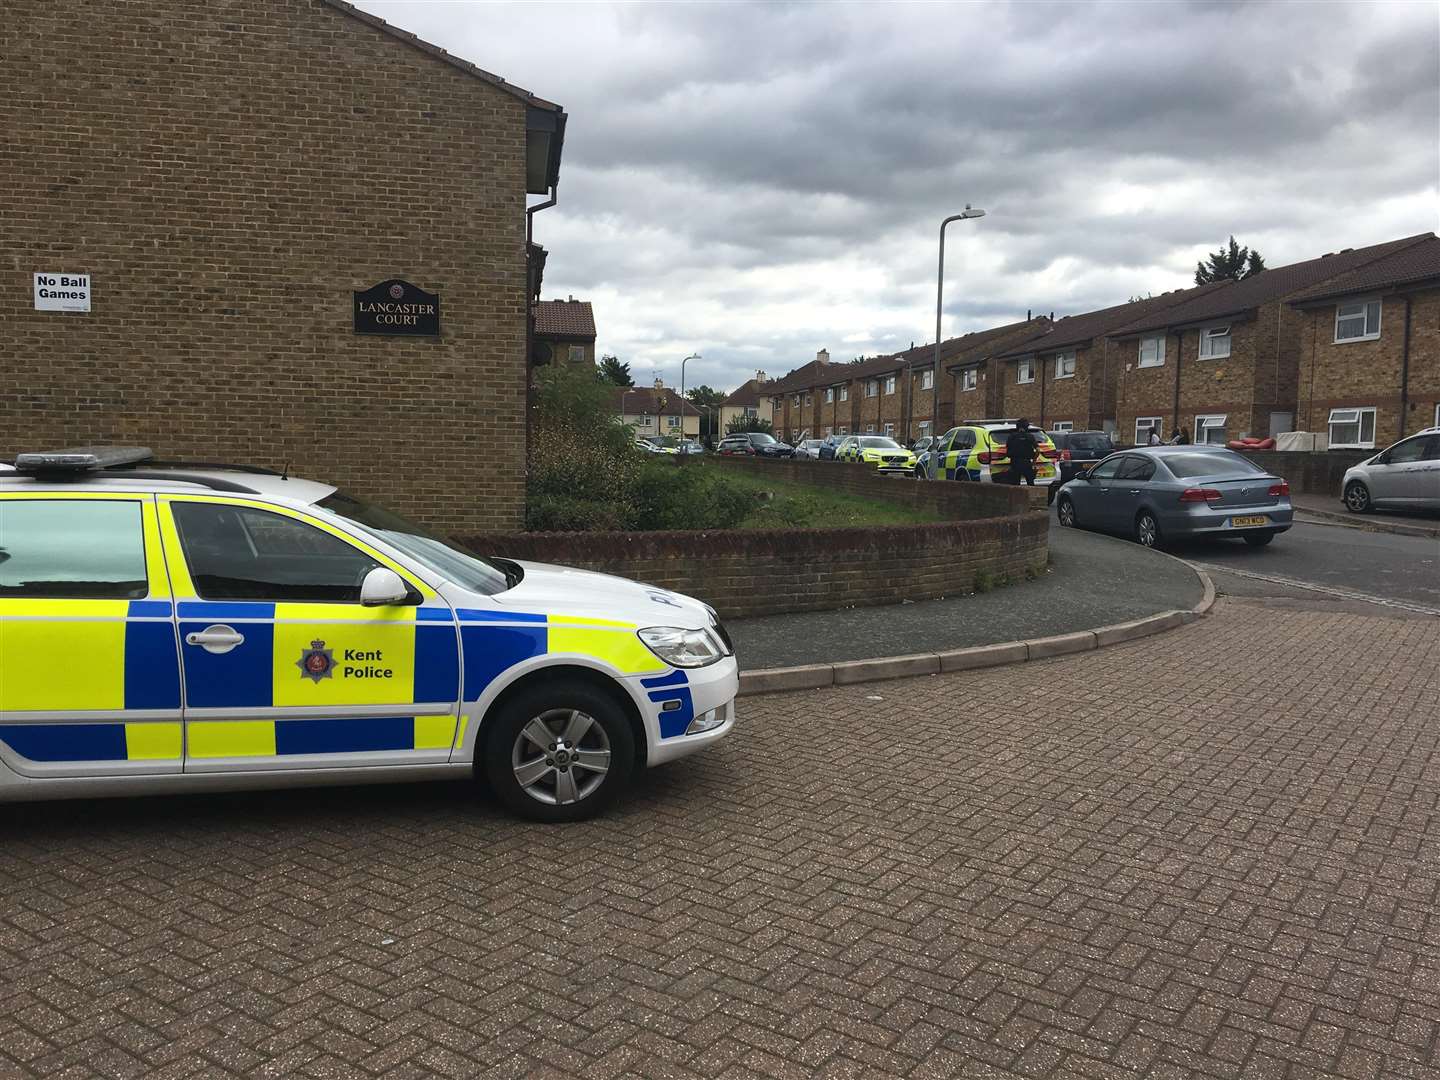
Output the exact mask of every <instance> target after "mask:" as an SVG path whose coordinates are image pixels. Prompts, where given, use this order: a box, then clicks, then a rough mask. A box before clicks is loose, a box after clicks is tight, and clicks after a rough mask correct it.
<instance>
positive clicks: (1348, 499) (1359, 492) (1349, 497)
mask: <svg viewBox="0 0 1440 1080" xmlns="http://www.w3.org/2000/svg"><path fill="white" fill-rule="evenodd" d="M1345 508H1346V509H1347V510H1349V511H1350V512H1351V513H1352V514H1368V513H1369V512H1370V511H1371V509H1372V508H1373V507H1372V506H1371V503H1370V489H1369V488H1368V487H1366V486H1365V484H1364V483H1363V482H1362V481H1360V480H1351V481H1350V483H1348V484H1346V485H1345Z"/></svg>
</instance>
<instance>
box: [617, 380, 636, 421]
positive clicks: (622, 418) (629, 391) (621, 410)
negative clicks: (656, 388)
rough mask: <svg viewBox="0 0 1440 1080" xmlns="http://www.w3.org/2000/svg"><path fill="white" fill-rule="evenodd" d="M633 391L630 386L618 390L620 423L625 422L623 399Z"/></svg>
mask: <svg viewBox="0 0 1440 1080" xmlns="http://www.w3.org/2000/svg"><path fill="white" fill-rule="evenodd" d="M634 392H635V388H634V387H633V386H632V387H631V388H630V389H629V390H621V391H620V423H622V424H623V423H625V399H626V398H627V397H629V396H630V395H631V394H633V393H634Z"/></svg>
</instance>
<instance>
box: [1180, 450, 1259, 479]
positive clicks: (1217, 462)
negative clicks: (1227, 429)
mask: <svg viewBox="0 0 1440 1080" xmlns="http://www.w3.org/2000/svg"><path fill="white" fill-rule="evenodd" d="M1161 460H1162V461H1163V462H1165V467H1166V468H1167V469H1169V470H1170V473H1171V475H1173V476H1174V477H1175V478H1176V479H1177V480H1188V479H1189V478H1190V477H1192V476H1220V475H1222V474H1224V473H1244V474H1247V475H1257V476H1258V475H1264V473H1265V470H1264V469H1262V468H1260V467H1259V466H1258V465H1256V464H1255V463H1254V462H1253V461H1250V460H1248V459H1246V458H1243V457H1241V456H1240V455H1239V454H1233V453H1216V452H1211V453H1208V454H1166V455H1165V456H1164V457H1162V458H1161Z"/></svg>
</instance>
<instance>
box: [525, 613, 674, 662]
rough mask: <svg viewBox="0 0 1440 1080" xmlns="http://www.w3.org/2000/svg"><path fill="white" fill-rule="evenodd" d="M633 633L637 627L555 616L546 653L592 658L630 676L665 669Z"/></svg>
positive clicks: (549, 631)
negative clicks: (571, 654) (575, 654)
mask: <svg viewBox="0 0 1440 1080" xmlns="http://www.w3.org/2000/svg"><path fill="white" fill-rule="evenodd" d="M611 627H614V628H615V629H610V628H611ZM634 631H635V628H634V626H633V625H630V624H627V623H614V622H607V621H605V620H602V619H579V618H573V617H570V616H565V615H552V616H551V617H550V626H549V629H548V631H547V633H546V637H547V638H548V639H549V648H548V649H547V650H546V651H547V652H549V653H550V654H551V655H554V654H556V653H577V654H579V655H581V656H591V657H594V658H595V659H596V660H603V661H605V662H606V663H608V664H609V665H610V666H611V667H613V668H615V670H617V671H620V672H623V673H625V674H627V675H638V674H642V673H644V672H649V671H661V670H664V669H665V668H666V665H665V664H664V663H663V662H662V661H661V660H660V658H659V657H657V656H656V655H655V654H654V653H652V652H651V651H650V650H649V649H647V648H646V647H645V644H644V642H642V641H641V640H640V639H639V638H638V637H636V636H635V632H634Z"/></svg>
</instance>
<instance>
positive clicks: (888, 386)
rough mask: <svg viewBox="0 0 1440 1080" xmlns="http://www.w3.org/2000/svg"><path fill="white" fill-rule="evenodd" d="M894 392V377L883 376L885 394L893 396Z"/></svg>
mask: <svg viewBox="0 0 1440 1080" xmlns="http://www.w3.org/2000/svg"><path fill="white" fill-rule="evenodd" d="M894 392H895V376H894V375H886V376H885V393H887V394H893V393H894Z"/></svg>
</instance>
